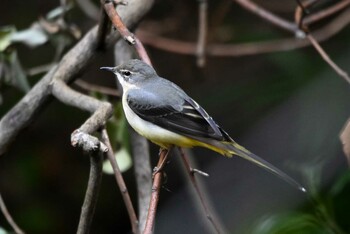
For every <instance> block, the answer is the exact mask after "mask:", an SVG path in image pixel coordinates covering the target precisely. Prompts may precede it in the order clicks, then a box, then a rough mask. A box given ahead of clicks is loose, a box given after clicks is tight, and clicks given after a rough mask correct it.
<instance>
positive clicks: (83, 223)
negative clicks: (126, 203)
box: [77, 152, 103, 234]
mask: <svg viewBox="0 0 350 234" xmlns="http://www.w3.org/2000/svg"><path fill="white" fill-rule="evenodd" d="M102 166H103V153H102V152H94V153H92V154H90V174H89V180H88V186H87V188H86V193H85V198H84V203H83V206H82V209H81V214H80V219H79V225H78V230H77V233H78V234H87V233H89V232H90V228H91V223H92V218H93V216H94V213H95V208H96V204H97V200H98V194H99V192H100V188H101V180H102Z"/></svg>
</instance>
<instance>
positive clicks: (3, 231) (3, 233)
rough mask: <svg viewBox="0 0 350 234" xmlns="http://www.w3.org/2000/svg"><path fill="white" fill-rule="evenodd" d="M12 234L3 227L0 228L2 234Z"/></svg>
mask: <svg viewBox="0 0 350 234" xmlns="http://www.w3.org/2000/svg"><path fill="white" fill-rule="evenodd" d="M9 233H10V232H8V231H6V230H5V229H3V228H2V227H0V234H9Z"/></svg>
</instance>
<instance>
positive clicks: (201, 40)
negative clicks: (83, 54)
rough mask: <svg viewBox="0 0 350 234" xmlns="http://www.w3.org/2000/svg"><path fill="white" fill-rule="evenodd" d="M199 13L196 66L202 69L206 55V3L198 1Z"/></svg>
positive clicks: (202, 0)
mask: <svg viewBox="0 0 350 234" xmlns="http://www.w3.org/2000/svg"><path fill="white" fill-rule="evenodd" d="M198 11H199V20H198V21H199V27H198V39H197V50H196V55H197V66H199V67H203V66H204V65H205V55H206V44H207V43H206V42H207V29H208V1H207V0H199V1H198Z"/></svg>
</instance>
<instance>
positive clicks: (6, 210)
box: [0, 194, 24, 234]
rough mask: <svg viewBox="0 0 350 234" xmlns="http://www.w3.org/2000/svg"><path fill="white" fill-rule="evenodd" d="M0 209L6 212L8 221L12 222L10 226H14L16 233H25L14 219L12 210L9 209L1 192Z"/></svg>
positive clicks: (5, 215)
mask: <svg viewBox="0 0 350 234" xmlns="http://www.w3.org/2000/svg"><path fill="white" fill-rule="evenodd" d="M0 210H1V212H2V213H3V214H4V217H5V218H6V220H7V222H8V223H9V224H10V226H11V227H12V228H13V230H14V231H15V233H16V234H24V231H23V230H22V229H21V228H20V227H19V226H18V225H17V224H16V222H15V221H14V220H13V218H12V216H11V214H10V212H9V211H8V209H7V207H6V205H5V202H4V200H3V199H2V196H1V194H0Z"/></svg>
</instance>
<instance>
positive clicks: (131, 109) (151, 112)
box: [100, 59, 306, 192]
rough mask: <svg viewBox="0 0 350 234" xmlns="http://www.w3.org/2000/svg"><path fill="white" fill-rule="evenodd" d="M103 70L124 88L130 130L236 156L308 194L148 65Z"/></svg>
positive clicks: (166, 143)
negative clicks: (242, 144) (235, 138)
mask: <svg viewBox="0 0 350 234" xmlns="http://www.w3.org/2000/svg"><path fill="white" fill-rule="evenodd" d="M100 69H101V70H106V71H110V72H112V73H114V74H115V75H116V76H117V80H118V81H119V83H120V84H121V86H122V89H123V94H122V106H123V110H124V113H125V117H126V119H127V121H128V123H129V124H130V125H131V127H132V128H133V129H134V130H135V131H136V132H137V133H138V134H140V135H141V136H143V137H145V138H147V139H148V140H150V141H151V142H153V143H155V144H156V145H158V146H160V147H161V148H163V149H169V148H171V147H172V146H178V147H185V148H192V147H196V146H198V147H204V148H207V149H210V150H212V151H215V152H217V153H219V154H222V155H224V156H226V157H232V156H233V155H237V156H239V157H241V158H244V159H246V160H248V161H250V162H252V163H254V164H256V165H258V166H260V167H262V168H264V169H266V170H267V171H269V172H271V173H273V174H275V175H277V176H278V177H280V178H281V179H283V180H285V181H286V182H288V183H289V184H291V185H293V186H295V187H296V188H298V189H299V190H301V191H303V192H306V189H305V188H304V187H303V186H301V185H300V184H299V183H298V182H296V181H295V180H294V179H293V178H291V177H290V176H288V175H287V174H286V173H284V172H283V171H281V170H280V169H278V168H277V167H275V166H273V165H272V164H270V163H269V162H267V161H265V160H264V159H262V158H260V157H258V156H257V155H255V154H253V153H251V152H250V151H249V150H247V149H245V148H244V147H243V146H241V145H239V144H238V143H236V142H235V141H234V140H233V139H232V138H231V137H230V136H229V134H228V133H226V132H225V131H224V130H223V129H222V128H221V127H220V126H219V125H218V124H217V123H216V122H215V121H214V120H213V118H212V117H211V116H210V115H209V114H208V113H207V112H206V111H205V110H204V109H203V108H202V107H201V106H200V105H199V104H198V103H197V102H196V101H195V100H193V99H192V98H191V97H190V96H189V95H187V94H186V93H185V91H183V90H182V89H181V88H180V87H179V86H178V85H176V84H175V83H173V82H171V81H169V80H167V79H164V78H162V77H160V76H158V74H157V72H156V71H155V70H154V68H153V67H152V66H150V65H148V64H147V63H145V62H143V61H141V60H138V59H131V60H128V61H126V62H125V63H122V64H121V65H119V66H116V67H101V68H100Z"/></svg>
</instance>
